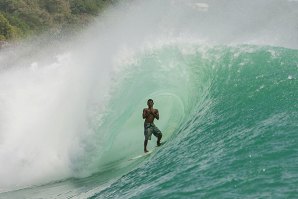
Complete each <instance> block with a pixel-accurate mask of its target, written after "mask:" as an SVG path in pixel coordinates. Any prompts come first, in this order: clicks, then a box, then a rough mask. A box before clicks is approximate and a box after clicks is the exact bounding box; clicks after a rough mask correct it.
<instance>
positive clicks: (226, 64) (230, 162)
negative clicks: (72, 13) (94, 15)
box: [0, 1, 298, 197]
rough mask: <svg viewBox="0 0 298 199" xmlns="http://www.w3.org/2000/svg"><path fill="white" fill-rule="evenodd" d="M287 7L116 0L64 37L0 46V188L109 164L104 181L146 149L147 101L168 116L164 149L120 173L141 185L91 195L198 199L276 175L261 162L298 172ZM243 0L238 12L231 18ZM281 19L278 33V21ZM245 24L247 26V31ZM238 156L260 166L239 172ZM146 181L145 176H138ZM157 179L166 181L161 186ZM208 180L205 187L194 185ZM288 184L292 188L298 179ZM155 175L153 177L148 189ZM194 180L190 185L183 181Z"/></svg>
mask: <svg viewBox="0 0 298 199" xmlns="http://www.w3.org/2000/svg"><path fill="white" fill-rule="evenodd" d="M247 4H248V5H247ZM289 5H292V6H293V9H294V8H295V6H296V3H295V2H292V1H291V2H289V1H288V2H284V3H283V4H280V2H278V1H274V2H270V3H268V2H265V1H264V2H263V1H261V2H260V3H258V4H251V3H245V2H244V1H240V2H238V3H235V2H234V3H233V2H228V3H227V2H225V3H220V2H216V1H214V2H210V3H208V4H196V3H194V2H193V1H187V2H186V3H185V2H182V1H165V2H164V3H160V2H158V1H152V2H146V1H140V2H139V3H136V2H134V3H127V4H124V5H122V4H120V5H119V7H116V8H112V9H111V10H108V11H107V12H106V14H103V16H102V18H101V19H99V20H98V21H97V22H96V23H95V24H93V27H91V28H90V29H88V30H87V31H86V33H85V35H80V36H78V37H75V38H70V39H69V41H68V42H67V43H63V44H61V45H57V44H56V43H54V44H53V43H47V41H48V40H46V42H45V43H46V45H45V46H42V47H40V46H38V45H35V44H34V43H33V44H31V43H30V44H28V46H26V45H25V46H23V47H18V48H15V49H11V50H8V51H2V52H1V60H0V62H1V73H0V90H1V93H0V107H1V114H0V132H1V133H0V138H1V141H0V160H1V162H6V164H4V165H1V167H0V179H1V180H0V190H1V192H4V191H8V190H15V189H20V188H24V187H30V186H34V185H41V184H45V183H48V182H53V181H57V180H61V181H63V180H65V179H72V178H73V177H75V178H83V179H84V177H88V176H91V178H93V177H94V176H96V177H98V178H100V177H101V176H100V175H99V174H98V173H104V172H105V171H107V170H109V169H110V171H109V172H110V173H109V172H108V173H109V174H108V176H110V177H111V176H113V177H114V175H112V172H114V171H115V170H113V169H112V168H113V167H115V168H118V167H121V166H119V165H121V164H122V163H123V162H125V161H126V160H127V159H129V158H131V157H133V156H135V155H137V154H140V153H142V151H143V150H142V148H143V129H142V122H143V121H142V118H141V111H142V109H143V108H144V107H145V106H146V101H147V99H148V98H153V99H154V101H155V106H156V107H157V108H158V109H159V111H160V115H161V119H160V120H159V121H156V125H157V126H158V127H159V128H160V129H162V132H163V134H164V139H165V140H168V142H167V144H166V145H165V146H164V147H163V148H162V150H160V151H159V152H158V153H156V154H155V155H154V156H153V157H152V158H151V159H150V161H146V160H145V161H143V162H141V163H140V164H137V165H134V167H126V166H127V165H124V166H123V167H121V168H119V170H121V171H123V172H121V171H120V172H119V173H120V174H119V176H121V175H123V174H124V173H125V172H128V169H127V168H130V170H132V172H130V173H129V174H128V175H125V176H124V179H125V180H127V182H132V181H134V182H139V184H140V186H137V185H135V184H134V183H131V186H128V187H124V188H123V186H124V184H123V183H122V181H121V180H120V181H117V180H116V182H115V186H113V187H110V188H107V189H105V190H103V191H100V193H94V196H95V197H99V196H101V195H103V196H105V195H106V196H112V195H113V194H114V193H116V192H114V191H115V190H117V191H119V189H120V193H123V197H130V196H131V195H130V194H132V195H133V194H137V192H138V191H141V190H142V191H144V193H143V194H144V196H147V195H146V194H149V193H147V192H146V191H148V192H149V191H150V192H151V193H152V190H153V191H156V190H157V189H158V187H157V186H158V185H160V186H162V187H163V188H164V189H165V190H167V191H165V193H164V196H167V195H168V196H170V195H171V194H173V193H174V192H175V190H177V189H178V188H181V194H182V195H183V194H186V192H187V190H188V191H189V193H190V194H191V193H192V192H193V193H196V194H198V195H200V194H199V193H200V189H199V190H198V189H195V188H197V187H198V186H200V187H201V188H202V189H203V188H206V189H207V190H209V189H210V190H211V184H212V182H214V180H215V179H220V180H219V181H220V182H219V184H218V189H216V190H215V191H214V193H215V194H216V193H218V192H219V190H220V189H222V187H221V186H223V187H224V186H227V187H230V186H231V185H232V186H234V185H235V186H240V185H241V183H242V182H243V181H242V179H245V177H246V176H245V175H246V174H247V173H248V174H249V175H250V176H251V181H250V182H251V183H254V182H256V179H259V178H257V176H256V175H257V174H260V173H262V172H263V169H265V171H266V170H267V171H268V170H270V169H273V170H275V171H276V170H278V168H275V167H273V166H272V167H270V166H266V165H268V164H269V163H270V165H274V164H277V162H280V161H284V162H285V163H284V164H282V166H280V168H283V169H280V172H279V174H280V175H281V173H282V171H283V170H285V169H286V170H288V171H289V172H288V173H289V174H291V175H292V176H295V175H296V174H295V172H294V171H293V170H292V168H291V167H287V163H288V162H289V161H290V160H291V161H293V162H296V161H297V160H296V159H295V158H293V157H292V155H293V151H295V150H294V144H295V143H297V140H296V139H295V137H293V135H294V131H295V130H296V129H297V125H296V124H295V121H297V116H296V115H297V103H296V96H297V91H296V88H297V77H298V75H297V67H298V57H297V50H295V48H297V46H296V44H297V42H296V43H295V38H293V37H292V36H293V35H295V33H296V31H295V30H293V29H292V26H291V24H293V23H295V22H293V21H292V20H291V19H292V18H289V19H288V18H284V17H283V16H284V12H280V11H279V9H280V8H281V7H289ZM235 7H238V8H239V9H237V10H238V11H237V12H236V13H235V12H228V11H231V10H234V8H235ZM268 7H270V8H272V9H271V10H274V11H275V12H274V13H275V16H274V20H272V21H271V23H269V24H267V22H266V23H265V22H264V20H265V19H267V18H268V16H271V15H270V14H269V13H265V14H264V13H263V11H264V8H268ZM128 8H129V9H130V11H131V12H129V14H128V12H127V9H128ZM144 8H146V9H147V10H148V12H144ZM169 8H171V9H169ZM244 8H249V9H248V11H244ZM251 9H256V14H255V15H253V14H249V13H250V11H249V10H251ZM269 10H270V9H269ZM240 12H243V13H246V14H247V15H245V14H243V15H242V14H241V15H239V13H240ZM152 13H155V15H152ZM215 13H217V14H218V15H215ZM227 13H229V14H227ZM238 15H239V16H238ZM287 16H291V17H293V16H295V12H288V14H287ZM225 17H228V18H230V19H231V20H230V21H228V20H227V21H226V20H223V19H225ZM260 17H261V18H260ZM160 18H162V19H163V20H160ZM294 18H295V17H293V19H294ZM120 19H121V20H120ZM257 19H258V20H259V19H262V20H260V22H256V20H257ZM218 20H219V22H222V23H218ZM157 21H160V23H158V26H157V25H156V23H157ZM285 21H287V23H284V22H285ZM252 22H256V23H255V25H254V26H253V28H252V27H251V26H249V24H250V23H252ZM280 22H283V27H284V28H281V29H280V31H281V32H279V31H277V30H276V29H275V27H276V26H275V25H276V24H280ZM220 24H221V25H220ZM253 24H254V23H253ZM264 26H266V27H267V28H265V29H264ZM135 27H139V28H138V29H136V28H135ZM215 27H216V28H215ZM243 28H246V29H245V30H249V31H248V32H247V34H244V33H243V34H240V33H239V30H241V31H242V30H243ZM257 33H258V34H257ZM287 33H289V34H287ZM284 35H289V37H284ZM52 45H53V46H52ZM274 46H276V47H274ZM37 51H39V53H37ZM284 143H286V144H284ZM150 144H151V145H150V146H149V148H152V147H153V145H154V142H153V141H152V142H151V143H150ZM263 147H264V148H263ZM268 151H269V152H270V151H272V153H269V152H268ZM279 153H280V154H282V155H276V154H279ZM267 155H268V156H267ZM265 156H266V157H265ZM267 157H268V158H267ZM253 158H254V161H252V159H253ZM266 158H267V159H266ZM173 160H176V161H174V162H173ZM240 161H244V164H247V165H250V164H251V162H252V165H253V166H250V167H249V169H241V166H239V165H241V164H240ZM268 162H269V163H268ZM219 165H222V168H223V171H224V172H226V174H227V175H224V173H222V172H221V170H220V169H219ZM124 167H126V169H125V168H124ZM111 169H112V170H111ZM144 170H146V171H148V172H149V173H151V174H152V176H147V175H146V174H144V173H142V172H143V171H144ZM233 170H237V172H238V173H237V176H238V177H235V175H234V174H233V172H232V171H233ZM197 171H200V172H204V174H198V172H197ZM254 171H256V172H255V173H254ZM163 172H165V173H163ZM277 173H278V172H277ZM92 175H93V176H92ZM139 175H140V176H142V175H146V176H147V177H148V180H147V181H139V179H138V178H137V176H139ZM176 175H181V176H182V177H181V178H177V177H175V176H176ZM157 176H163V177H164V178H163V179H162V180H160V181H157V179H156V178H157ZM208 176H209V177H210V176H211V177H210V178H209V177H208ZM223 176H229V178H228V179H227V180H224V179H223ZM199 177H200V178H203V179H204V180H202V182H205V185H203V184H200V183H197V180H196V179H197V178H199ZM271 177H272V178H276V177H275V176H271ZM111 178H112V177H111ZM86 179H89V178H86ZM108 179H110V178H109V177H108ZM262 179H263V178H262ZM287 179H288V180H289V182H292V183H293V184H296V180H295V179H296V178H294V177H293V178H291V177H289V178H287ZM263 180H264V179H263ZM87 181H88V180H87ZM177 181H178V182H179V183H175V182H177ZM277 181H278V180H277ZM149 182H150V183H155V184H154V185H152V186H151V188H150V187H149V188H147V189H146V188H144V187H142V185H144V184H146V183H149ZM192 182H193V183H194V184H195V185H196V186H195V187H192V186H187V185H188V184H189V183H192ZM260 182H262V180H260ZM263 182H264V181H263ZM279 182H280V183H283V180H280V181H279ZM220 183H221V184H220ZM229 183H230V184H229ZM264 183H265V182H264ZM183 184H185V186H184V185H183ZM243 184H245V183H243ZM170 185H175V186H173V187H174V188H173V189H170V188H167V187H168V186H170ZM257 185H258V183H256V184H255V185H254V186H251V187H252V189H255V188H256V186H257ZM86 186H87V185H86ZM89 186H91V187H92V186H94V184H92V183H91V184H89ZM264 187H266V186H264ZM121 190H122V191H121ZM283 190H290V187H288V186H287V184H286V185H285V187H284V189H283ZM64 191H65V192H67V191H68V190H64ZM201 191H202V190H201ZM290 191H291V190H290ZM124 192H125V193H124ZM211 192H212V190H211ZM281 192H282V191H281ZM156 193H159V192H156ZM204 194H206V192H205V193H204ZM204 194H203V195H204ZM203 195H201V196H203ZM113 196H115V197H117V196H116V195H113Z"/></svg>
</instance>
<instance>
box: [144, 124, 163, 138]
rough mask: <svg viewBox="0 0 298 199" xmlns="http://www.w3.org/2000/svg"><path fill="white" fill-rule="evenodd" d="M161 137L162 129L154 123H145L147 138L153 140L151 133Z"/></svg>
mask: <svg viewBox="0 0 298 199" xmlns="http://www.w3.org/2000/svg"><path fill="white" fill-rule="evenodd" d="M152 134H153V135H154V136H155V137H159V136H160V135H161V132H160V130H159V129H158V128H157V127H156V126H155V124H153V123H144V135H145V140H151V135H152Z"/></svg>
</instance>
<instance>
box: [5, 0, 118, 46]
mask: <svg viewBox="0 0 298 199" xmlns="http://www.w3.org/2000/svg"><path fill="white" fill-rule="evenodd" d="M112 2H113V0H110V1H109V0H0V41H11V40H17V39H19V38H24V37H26V36H30V35H36V34H39V33H42V32H44V31H53V32H59V31H61V30H66V29H74V28H75V27H77V26H78V25H84V24H87V23H88V22H90V20H92V18H94V17H95V16H97V15H98V14H99V13H100V12H101V11H102V10H103V9H104V8H105V7H106V6H107V5H109V4H111V3H112ZM81 27H82V26H81Z"/></svg>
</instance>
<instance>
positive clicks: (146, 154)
mask: <svg viewBox="0 0 298 199" xmlns="http://www.w3.org/2000/svg"><path fill="white" fill-rule="evenodd" d="M165 143H166V141H164V142H161V143H160V145H159V146H155V147H154V148H153V149H152V150H150V151H148V152H147V153H143V154H141V155H138V156H136V157H133V158H130V159H129V161H131V160H136V159H139V158H143V157H146V156H148V155H150V154H151V153H152V152H153V151H154V150H155V149H156V148H159V147H161V146H162V145H164V144H165Z"/></svg>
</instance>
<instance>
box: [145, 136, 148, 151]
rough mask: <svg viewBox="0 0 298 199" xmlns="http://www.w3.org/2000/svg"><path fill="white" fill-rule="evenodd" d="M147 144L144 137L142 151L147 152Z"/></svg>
mask: <svg viewBox="0 0 298 199" xmlns="http://www.w3.org/2000/svg"><path fill="white" fill-rule="evenodd" d="M147 144H148V140H146V139H145V141H144V152H145V153H147V152H148V150H147Z"/></svg>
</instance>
